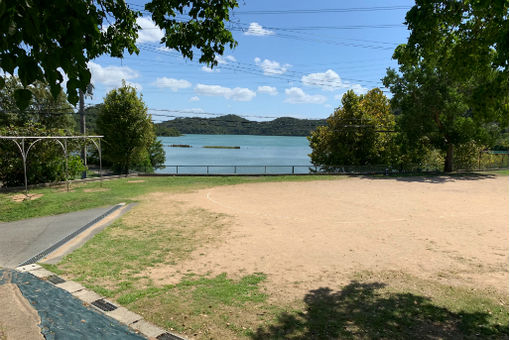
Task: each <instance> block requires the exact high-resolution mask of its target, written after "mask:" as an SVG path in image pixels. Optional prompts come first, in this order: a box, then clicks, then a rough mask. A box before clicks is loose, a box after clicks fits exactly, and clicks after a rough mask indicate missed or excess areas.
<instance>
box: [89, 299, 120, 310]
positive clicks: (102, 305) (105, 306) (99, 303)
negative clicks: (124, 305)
mask: <svg viewBox="0 0 510 340" xmlns="http://www.w3.org/2000/svg"><path fill="white" fill-rule="evenodd" d="M92 304H93V305H94V306H96V307H97V308H99V309H101V310H103V311H105V312H111V311H112V310H116V309H117V306H115V305H112V304H111V303H109V302H108V301H105V300H104V299H99V300H96V301H94V302H92Z"/></svg>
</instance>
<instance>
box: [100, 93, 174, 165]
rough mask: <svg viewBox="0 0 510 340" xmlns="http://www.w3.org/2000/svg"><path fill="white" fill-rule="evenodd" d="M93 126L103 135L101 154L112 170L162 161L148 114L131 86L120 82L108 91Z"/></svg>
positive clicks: (158, 144)
mask: <svg viewBox="0 0 510 340" xmlns="http://www.w3.org/2000/svg"><path fill="white" fill-rule="evenodd" d="M97 130H98V133H100V134H101V135H104V138H103V142H104V144H103V146H104V149H103V155H104V158H105V160H106V161H109V162H110V163H111V164H112V167H113V169H114V170H115V171H120V172H122V173H128V172H129V170H130V169H133V168H135V167H140V166H141V167H144V166H149V167H151V168H154V167H156V168H157V167H158V166H159V165H160V164H161V163H163V162H164V161H165V159H164V152H163V157H161V153H162V152H161V151H162V149H163V146H162V144H161V143H158V141H157V140H156V136H155V133H154V124H153V123H152V120H151V116H150V115H149V114H147V107H146V106H145V103H144V102H143V100H142V97H141V96H138V95H137V93H136V89H135V88H134V87H131V86H129V85H126V84H125V83H124V84H123V86H122V87H120V88H118V89H114V90H111V91H110V92H108V94H107V95H106V97H105V99H104V104H103V105H102V106H101V109H100V111H99V115H98V117H97Z"/></svg>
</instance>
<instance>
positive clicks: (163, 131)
mask: <svg viewBox="0 0 510 340" xmlns="http://www.w3.org/2000/svg"><path fill="white" fill-rule="evenodd" d="M162 124H163V123H158V124H155V128H156V136H161V137H179V136H181V133H180V132H179V130H177V129H176V128H174V127H169V126H164V125H162Z"/></svg>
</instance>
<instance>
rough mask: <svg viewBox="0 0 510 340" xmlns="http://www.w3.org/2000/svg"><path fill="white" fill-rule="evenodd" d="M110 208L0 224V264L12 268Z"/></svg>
mask: <svg viewBox="0 0 510 340" xmlns="http://www.w3.org/2000/svg"><path fill="white" fill-rule="evenodd" d="M111 208H112V207H111V206H109V207H103V208H94V209H88V210H81V211H76V212H72V213H68V214H61V215H55V216H46V217H38V218H31V219H27V220H21V221H16V222H7V223H0V267H4V268H15V267H17V266H19V265H20V264H22V263H23V262H25V261H27V260H29V259H30V258H32V257H33V256H35V255H37V254H39V253H41V252H42V251H44V250H46V249H48V248H49V247H51V246H52V245H54V244H55V243H57V242H59V241H60V240H62V239H63V238H65V237H66V236H68V235H70V234H72V233H73V232H75V231H76V230H78V229H80V228H81V227H83V226H84V225H86V224H87V223H89V222H91V221H92V220H94V219H95V218H97V217H98V216H101V215H102V214H104V213H105V212H107V211H108V210H110V209H111Z"/></svg>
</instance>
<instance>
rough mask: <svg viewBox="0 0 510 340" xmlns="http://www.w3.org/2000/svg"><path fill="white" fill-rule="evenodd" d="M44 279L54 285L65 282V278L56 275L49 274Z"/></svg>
mask: <svg viewBox="0 0 510 340" xmlns="http://www.w3.org/2000/svg"><path fill="white" fill-rule="evenodd" d="M46 280H48V281H50V282H51V283H53V284H54V285H58V284H59V283H63V282H66V280H64V279H61V278H60V277H58V276H57V275H50V276H48V277H47V278H46Z"/></svg>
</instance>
